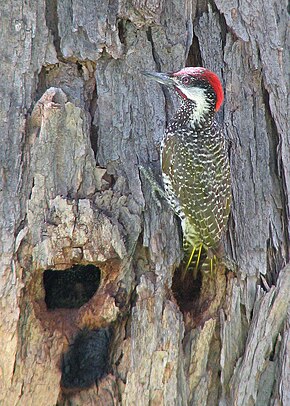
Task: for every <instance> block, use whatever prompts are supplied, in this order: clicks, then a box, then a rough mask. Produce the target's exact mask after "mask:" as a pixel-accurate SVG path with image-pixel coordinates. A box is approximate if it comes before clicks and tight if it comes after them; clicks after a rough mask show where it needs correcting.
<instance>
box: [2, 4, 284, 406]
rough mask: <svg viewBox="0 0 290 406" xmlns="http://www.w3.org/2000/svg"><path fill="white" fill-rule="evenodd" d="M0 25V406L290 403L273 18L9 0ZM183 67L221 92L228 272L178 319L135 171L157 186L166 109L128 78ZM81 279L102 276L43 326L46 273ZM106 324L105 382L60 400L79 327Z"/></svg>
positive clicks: (160, 229)
mask: <svg viewBox="0 0 290 406" xmlns="http://www.w3.org/2000/svg"><path fill="white" fill-rule="evenodd" d="M0 17H1V31H0V32H1V41H0V50H1V51H0V52H1V56H2V58H1V62H2V63H1V77H0V89H1V105H0V106H1V107H0V126H1V149H0V159H1V177H0V179H1V188H0V189H1V200H0V207H1V209H0V210H1V215H0V232H1V237H0V241H1V243H0V244H1V266H0V298H1V300H0V314H1V317H0V346H1V359H0V388H1V390H0V404H3V405H6V404H7V405H8V404H9V405H35V404H38V405H46V406H47V405H55V404H56V403H57V404H58V405H66V404H70V405H91V404H99V405H117V404H122V405H142V406H143V405H147V404H151V405H157V404H158V405H178V406H179V405H187V404H188V405H209V406H211V405H217V404H219V405H243V406H247V405H258V406H262V405H270V404H273V405H274V404H275V405H287V404H289V403H290V384H289V382H290V361H289V359H290V349H289V335H290V333H289V314H288V316H287V309H289V297H290V295H289V293H288V292H289V288H290V270H289V266H286V267H285V265H286V263H287V262H288V260H289V231H290V226H289V201H290V196H289V195H290V192H289V191H290V184H289V179H290V152H289V151H290V145H289V139H290V137H289V128H288V127H287V126H289V124H288V121H287V111H289V102H287V93H286V85H287V80H288V74H289V65H290V61H289V52H287V47H288V50H289V44H288V43H287V34H288V37H289V28H287V10H286V4H282V3H281V2H278V1H274V0H270V1H268V2H267V3H264V2H262V1H257V2H250V3H249V2H245V1H240V2H234V1H233V2H228V1H222V0H216V1H215V3H213V4H212V6H208V5H207V4H206V2H199V3H198V4H197V3H196V2H195V1H192V2H191V1H189V0H185V1H181V0H170V1H156V0H150V1H140V0H139V1H131V2H126V1H121V0H120V1H117V0H116V1H100V2H93V1H92V0H87V1H85V2H84V1H76V0H73V1H67V0H64V1H57V0H53V1H46V2H45V1H41V0H40V1H37V2H25V1H21V0H15V1H14V2H13V3H9V2H6V3H4V2H2V4H1V5H0ZM287 30H288V31H287ZM186 63H187V64H195V65H199V64H201V63H202V64H203V65H204V66H206V67H208V68H210V69H212V70H214V71H215V72H217V73H218V74H219V75H220V77H221V78H222V79H223V82H224V87H225V94H226V97H225V104H224V108H223V111H222V112H221V114H220V117H219V118H220V119H223V118H224V120H225V128H226V131H227V135H228V137H229V139H230V140H231V151H230V153H231V167H232V174H233V176H232V177H233V206H232V216H231V221H230V223H229V232H228V235H227V238H226V243H227V250H228V253H229V255H230V256H232V257H233V259H234V260H235V261H236V263H237V267H238V271H237V273H236V274H233V273H231V272H230V273H226V274H219V275H217V276H216V278H215V280H212V278H211V277H210V276H209V275H204V276H203V280H202V286H201V287H200V288H199V292H198V294H197V293H196V290H195V291H194V292H195V294H197V297H196V300H195V301H193V304H194V311H192V312H190V313H189V312H185V311H184V308H180V307H179V303H178V302H177V301H176V300H175V297H174V294H173V293H172V289H171V288H172V278H173V274H174V270H175V268H176V266H177V265H178V263H179V261H180V258H181V251H180V241H179V228H178V221H177V219H176V218H175V217H174V216H173V214H172V212H171V211H170V210H169V208H168V207H167V205H166V203H165V202H161V207H159V206H158V205H157V204H156V202H155V200H154V199H153V196H152V193H151V191H150V186H149V185H148V183H147V182H146V181H145V180H144V179H143V178H142V176H140V173H139V170H138V165H139V164H142V165H145V166H147V165H148V166H150V167H151V168H153V170H154V172H155V174H156V176H158V175H159V166H158V160H159V158H158V141H159V140H160V137H161V135H162V132H163V130H164V127H165V125H166V122H167V121H168V119H169V117H170V116H171V114H172V112H173V110H174V108H175V106H176V105H177V100H176V98H175V97H174V95H172V94H169V93H168V92H167V91H166V90H164V89H162V88H161V87H159V86H157V85H156V84H154V83H150V82H148V81H146V80H145V79H144V77H142V75H141V74H140V72H141V71H142V70H162V71H166V70H175V69H178V68H180V67H182V66H184V65H185V64H186ZM287 103H288V104H287ZM78 263H81V264H88V263H92V264H96V266H98V267H99V268H100V269H101V271H102V283H101V286H100V288H99V290H98V291H97V293H96V295H95V296H94V297H93V299H91V301H90V304H88V305H85V306H83V307H82V308H81V309H80V310H79V311H76V312H71V313H65V314H66V315H67V314H69V317H64V315H63V313H61V314H60V313H57V314H56V313H54V312H50V311H47V309H46V307H45V304H44V288H43V283H42V274H43V271H44V270H46V269H51V268H55V269H66V268H69V267H70V266H72V265H73V264H78ZM261 274H262V275H264V279H261V278H260V275H261ZM120 292H121V293H122V301H123V302H124V305H123V307H122V306H121V305H120V304H119V300H117V298H119V296H120ZM182 310H183V312H182ZM287 317H288V320H287ZM112 323H114V326H115V327H114V328H115V334H114V341H113V346H112V362H111V365H112V366H111V370H110V373H109V375H108V376H107V377H106V378H104V379H103V380H102V381H101V382H100V383H99V385H98V388H96V387H93V388H90V389H88V390H85V391H82V392H80V393H74V394H69V395H67V394H63V393H62V392H61V390H60V385H59V383H60V378H61V373H60V359H61V355H62V353H63V351H65V349H66V348H67V345H68V343H69V342H70V340H71V338H72V336H73V334H74V332H75V331H76V328H81V327H84V326H89V327H90V328H97V327H100V326H102V327H104V326H107V325H111V324H112ZM69 402H70V403H69Z"/></svg>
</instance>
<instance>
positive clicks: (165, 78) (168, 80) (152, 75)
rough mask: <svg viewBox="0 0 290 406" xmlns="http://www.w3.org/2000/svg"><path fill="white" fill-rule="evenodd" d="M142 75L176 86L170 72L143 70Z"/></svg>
mask: <svg viewBox="0 0 290 406" xmlns="http://www.w3.org/2000/svg"><path fill="white" fill-rule="evenodd" d="M141 73H142V75H144V76H147V78H149V79H153V80H156V82H159V83H161V84H162V85H165V86H174V80H173V79H172V77H171V76H170V74H168V73H159V72H147V71H145V72H141Z"/></svg>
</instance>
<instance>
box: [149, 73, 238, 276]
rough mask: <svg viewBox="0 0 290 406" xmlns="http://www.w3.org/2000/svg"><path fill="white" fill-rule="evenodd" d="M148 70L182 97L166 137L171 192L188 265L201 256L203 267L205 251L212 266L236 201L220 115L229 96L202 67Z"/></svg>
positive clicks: (164, 165) (165, 173) (164, 159)
mask: <svg viewBox="0 0 290 406" xmlns="http://www.w3.org/2000/svg"><path fill="white" fill-rule="evenodd" d="M143 73H144V75H145V76H147V77H148V78H150V79H153V80H155V81H157V82H159V83H161V84H162V85H164V86H166V87H168V88H170V89H172V90H174V91H175V92H177V94H178V95H179V96H180V98H181V105H180V107H179V109H178V110H177V111H176V113H175V115H174V116H173V118H172V119H171V120H170V122H169V124H168V126H167V128H166V131H165V133H164V136H163V139H162V140H161V150H160V153H161V157H160V159H161V170H162V179H163V184H164V189H165V197H166V199H167V201H168V203H169V205H170V206H171V208H172V209H173V210H174V212H175V213H176V214H177V215H178V216H179V218H180V219H181V226H182V231H183V239H184V251H185V256H186V255H187V257H186V262H185V263H186V267H185V269H186V270H187V269H188V267H189V265H190V263H191V261H192V259H193V257H195V262H196V265H195V266H196V270H197V268H198V266H199V265H200V259H201V256H202V253H205V257H208V258H209V261H208V263H209V264H210V267H211V269H212V267H213V264H214V263H216V262H215V260H217V259H218V257H219V256H222V254H221V244H220V242H221V237H222V234H223V231H224V230H225V227H226V224H227V221H228V216H229V211H230V203H231V178H230V169H229V161H228V149H227V143H226V139H225V136H224V133H223V131H222V130H221V128H220V126H219V125H218V123H217V122H216V120H215V113H216V112H217V111H218V110H219V109H220V107H221V105H222V103H223V99H224V94H223V88H222V85H221V82H220V80H219V78H218V76H217V75H216V74H215V73H213V72H211V71H210V70H208V69H205V68H202V67H187V68H184V69H181V70H180V71H178V72H171V73H157V72H143ZM189 247H191V248H190V251H189Z"/></svg>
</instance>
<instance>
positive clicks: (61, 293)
mask: <svg viewBox="0 0 290 406" xmlns="http://www.w3.org/2000/svg"><path fill="white" fill-rule="evenodd" d="M100 281H101V271H100V269H99V268H97V267H96V266H94V265H75V266H73V267H71V268H68V269H65V270H62V271H60V270H53V269H47V270H46V271H44V273H43V286H44V290H45V303H46V306H47V309H51V310H53V309H78V308H80V307H81V306H83V305H84V304H85V303H87V302H88V301H89V300H90V299H91V298H92V297H93V296H94V294H95V293H96V291H97V290H98V288H99V286H100Z"/></svg>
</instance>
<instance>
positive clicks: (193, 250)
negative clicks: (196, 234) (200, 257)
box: [185, 246, 196, 272]
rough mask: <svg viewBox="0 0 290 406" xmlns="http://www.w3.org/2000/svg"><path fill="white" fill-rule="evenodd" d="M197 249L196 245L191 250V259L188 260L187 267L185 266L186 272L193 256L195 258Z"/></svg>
mask: <svg viewBox="0 0 290 406" xmlns="http://www.w3.org/2000/svg"><path fill="white" fill-rule="evenodd" d="M195 250H196V246H194V247H192V251H191V254H190V257H189V260H188V261H187V264H186V267H185V272H186V271H187V270H188V268H189V265H190V263H191V261H192V258H193V256H194V253H195Z"/></svg>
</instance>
